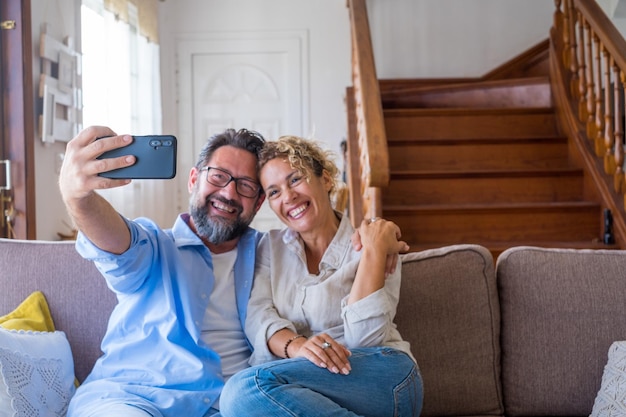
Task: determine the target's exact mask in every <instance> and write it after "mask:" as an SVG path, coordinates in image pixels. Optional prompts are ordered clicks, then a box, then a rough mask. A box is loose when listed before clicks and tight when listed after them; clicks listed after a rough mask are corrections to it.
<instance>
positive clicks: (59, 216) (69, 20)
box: [30, 0, 80, 240]
mask: <svg viewBox="0 0 626 417" xmlns="http://www.w3.org/2000/svg"><path fill="white" fill-rule="evenodd" d="M30 2H31V9H32V31H33V34H32V38H33V56H32V60H33V86H34V94H35V115H36V116H38V115H39V114H41V103H40V101H41V100H40V99H39V96H38V91H39V76H40V74H41V60H40V58H39V37H40V34H41V25H42V24H43V23H47V24H48V29H47V31H48V33H49V34H50V35H51V36H53V37H54V38H55V39H58V40H60V41H63V40H64V39H65V38H66V37H68V36H70V37H71V38H72V39H73V40H74V42H75V43H74V45H75V48H76V47H77V45H78V41H79V36H80V0H30ZM35 132H39V129H38V121H37V119H36V120H35ZM34 140H35V146H34V150H35V175H36V180H35V188H36V191H35V193H36V195H35V201H36V205H37V213H36V214H37V238H38V239H43V240H59V236H58V235H57V232H60V233H63V234H68V233H69V232H70V231H71V221H70V220H69V217H68V216H67V214H66V211H65V206H64V205H63V202H62V201H61V196H60V194H59V188H58V185H57V184H58V168H59V166H60V160H61V155H62V154H63V152H64V151H65V143H64V142H55V143H53V144H44V143H43V142H42V141H41V137H40V136H39V133H36V135H35V138H34Z"/></svg>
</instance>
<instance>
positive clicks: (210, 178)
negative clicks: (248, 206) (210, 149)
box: [200, 167, 261, 198]
mask: <svg viewBox="0 0 626 417" xmlns="http://www.w3.org/2000/svg"><path fill="white" fill-rule="evenodd" d="M200 171H206V180H207V182H208V183H209V184H213V185H215V186H216V187H220V188H224V187H226V186H227V185H228V184H230V183H231V181H235V185H236V187H235V188H236V190H237V194H239V195H240V196H242V197H248V198H254V197H256V196H258V195H259V192H260V191H261V186H260V185H259V184H257V183H256V182H254V181H252V180H249V179H247V178H235V177H233V176H232V175H230V174H229V173H228V172H226V171H224V170H223V169H220V168H215V167H204V168H202V169H200Z"/></svg>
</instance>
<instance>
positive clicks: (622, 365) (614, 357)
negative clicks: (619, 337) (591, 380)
mask: <svg viewBox="0 0 626 417" xmlns="http://www.w3.org/2000/svg"><path fill="white" fill-rule="evenodd" d="M608 356H609V358H608V362H607V364H606V366H605V367H604V374H603V375H602V384H601V385H600V391H598V395H597V396H596V400H595V402H594V404H593V409H592V410H591V415H590V417H618V416H620V417H623V416H625V415H626V341H619V342H613V344H612V345H611V347H610V348H609V355H608Z"/></svg>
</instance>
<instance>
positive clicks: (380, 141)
mask: <svg viewBox="0 0 626 417" xmlns="http://www.w3.org/2000/svg"><path fill="white" fill-rule="evenodd" d="M348 8H349V10H350V24H351V25H350V26H351V38H352V83H353V86H352V88H350V89H348V97H347V100H348V106H349V107H352V110H353V111H354V115H355V118H354V120H349V125H350V128H349V132H348V153H349V155H352V156H354V155H358V161H357V160H354V159H353V158H349V159H348V166H349V169H348V176H349V181H350V218H351V221H352V224H353V225H354V226H357V225H358V224H359V223H360V222H361V220H362V219H363V218H367V217H374V216H381V215H382V203H381V192H380V188H381V187H386V186H387V185H388V184H389V151H388V149H387V136H386V134H385V124H384V119H383V110H382V101H381V96H380V90H379V86H378V77H377V75H376V66H375V63H374V52H373V49H372V42H371V36H370V30H369V22H368V17H367V7H366V3H365V0H348ZM354 162H357V163H356V164H355V163H354ZM355 165H357V166H355ZM357 191H358V193H357Z"/></svg>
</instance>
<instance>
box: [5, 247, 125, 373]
mask: <svg viewBox="0 0 626 417" xmlns="http://www.w3.org/2000/svg"><path fill="white" fill-rule="evenodd" d="M0 271H2V272H1V273H0V288H3V291H0V314H6V313H8V312H9V311H11V310H13V309H14V308H15V306H17V305H18V304H20V303H21V302H22V301H23V300H24V299H25V298H26V297H27V296H28V295H30V294H31V293H32V292H34V291H41V292H43V293H44V294H45V296H46V299H47V301H48V305H49V307H50V313H51V314H52V317H53V318H54V324H55V326H56V328H57V329H58V330H62V331H63V332H65V334H66V335H67V338H68V340H69V342H70V346H71V347H72V353H73V354H74V370H75V372H76V377H77V378H78V380H79V381H81V382H82V381H83V380H84V379H85V377H86V376H87V374H88V373H89V372H90V371H91V368H92V367H93V364H94V363H95V361H96V359H97V358H98V357H99V356H100V355H102V352H101V351H100V342H101V340H102V337H103V335H104V332H105V331H106V326H107V322H108V318H109V316H110V314H111V311H112V310H113V307H114V306H115V303H116V298H115V295H114V294H113V292H112V291H111V290H109V289H108V288H107V286H106V282H105V280H104V278H102V275H100V273H99V272H98V270H97V269H96V267H95V266H94V265H93V263H92V262H89V261H87V260H85V259H83V258H82V257H81V256H80V255H79V254H78V253H77V252H76V249H75V248H74V242H71V241H64V242H46V241H35V240H11V239H0Z"/></svg>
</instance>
